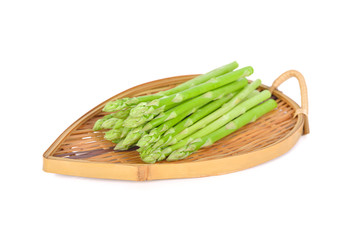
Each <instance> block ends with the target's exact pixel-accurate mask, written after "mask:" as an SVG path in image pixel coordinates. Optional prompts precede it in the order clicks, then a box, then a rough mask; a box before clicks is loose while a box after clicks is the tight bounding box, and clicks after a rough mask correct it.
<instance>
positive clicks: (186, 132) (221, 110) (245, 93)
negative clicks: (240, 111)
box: [166, 79, 261, 145]
mask: <svg viewBox="0 0 360 240" xmlns="http://www.w3.org/2000/svg"><path fill="white" fill-rule="evenodd" d="M260 84H261V80H260V79H257V80H255V81H253V82H252V83H250V84H249V85H247V86H246V87H245V88H244V89H243V90H242V91H240V92H239V93H238V94H237V95H236V96H235V97H233V98H232V99H231V100H230V101H229V102H227V103H226V104H224V105H223V106H222V107H221V108H219V109H218V110H216V111H215V112H213V113H211V114H209V115H208V116H206V117H205V118H203V119H201V120H200V121H198V122H197V123H195V124H194V125H192V126H190V127H188V128H185V129H184V130H183V131H181V132H180V133H178V134H177V135H176V136H175V137H174V138H172V140H171V141H169V142H168V143H167V144H166V145H173V144H175V143H176V142H178V141H180V140H181V139H183V138H185V137H187V136H190V135H191V134H192V133H194V132H195V131H197V130H199V129H201V128H203V127H205V126H207V125H208V124H209V123H211V122H212V121H214V120H216V119H218V118H219V117H221V116H223V115H224V114H225V113H227V112H229V111H230V110H231V109H233V108H234V107H235V106H236V105H238V104H239V103H240V102H241V101H243V100H244V99H245V98H246V97H247V96H248V95H249V94H250V93H251V92H252V91H254V90H255V89H256V88H258V87H259V86H260Z"/></svg>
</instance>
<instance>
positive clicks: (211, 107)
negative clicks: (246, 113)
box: [148, 90, 260, 153]
mask: <svg viewBox="0 0 360 240" xmlns="http://www.w3.org/2000/svg"><path fill="white" fill-rule="evenodd" d="M259 93H260V92H259V91H257V90H254V91H253V92H251V93H250V94H249V95H248V96H247V97H246V98H245V99H249V98H251V97H253V96H256V95H258V94H259ZM229 97H230V98H231V95H230V94H228V95H227V97H224V98H221V99H218V100H216V101H213V102H211V103H209V104H208V105H206V106H205V107H202V108H201V109H199V110H198V111H196V112H195V113H194V114H192V115H190V116H189V117H188V118H186V119H184V120H183V121H181V122H180V123H178V124H177V125H176V126H174V127H172V128H170V129H169V130H168V131H166V132H165V133H164V135H163V136H162V137H161V138H160V139H159V140H157V141H156V142H155V144H154V145H153V146H151V148H152V150H154V149H157V148H158V147H160V146H163V145H165V144H166V143H167V142H169V141H171V139H172V138H174V137H175V136H176V135H177V134H178V133H180V132H181V131H183V130H184V129H185V128H187V127H189V126H191V125H193V124H194V123H196V122H197V121H199V120H200V119H202V118H204V117H205V116H207V115H209V114H210V113H212V112H214V111H215V110H216V109H218V108H220V107H221V106H222V105H223V104H224V103H226V102H228V101H229V100H230V98H229ZM165 146H166V145H165ZM149 150H150V149H149ZM149 152H150V151H148V153H149Z"/></svg>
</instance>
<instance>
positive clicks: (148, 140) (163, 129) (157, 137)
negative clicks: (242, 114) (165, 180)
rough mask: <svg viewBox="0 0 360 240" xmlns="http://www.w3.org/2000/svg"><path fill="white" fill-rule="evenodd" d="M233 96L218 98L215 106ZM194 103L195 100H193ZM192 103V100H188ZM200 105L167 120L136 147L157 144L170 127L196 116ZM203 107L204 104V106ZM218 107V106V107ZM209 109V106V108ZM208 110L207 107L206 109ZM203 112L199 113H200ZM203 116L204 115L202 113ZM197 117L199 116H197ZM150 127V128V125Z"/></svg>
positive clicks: (199, 103)
mask: <svg viewBox="0 0 360 240" xmlns="http://www.w3.org/2000/svg"><path fill="white" fill-rule="evenodd" d="M233 96H234V93H229V94H227V95H226V96H225V97H223V98H220V99H218V100H215V102H216V101H218V103H217V105H219V103H220V104H222V103H224V102H226V101H228V100H230V98H232V97H233ZM194 100H195V101H196V99H194ZM189 101H192V100H189ZM202 105H203V104H202V103H201V102H200V101H199V102H198V106H195V107H194V109H192V108H189V109H188V110H187V111H184V112H183V113H181V114H180V115H178V116H177V117H175V118H173V119H171V120H169V121H165V122H163V123H162V124H161V125H160V126H158V127H157V128H154V129H152V130H151V131H150V133H148V134H146V135H144V136H143V137H142V138H141V139H140V140H139V141H138V143H137V146H139V147H144V146H145V145H149V144H151V143H153V142H157V141H159V140H160V138H161V136H162V135H163V133H164V132H166V131H167V130H169V129H170V128H171V127H173V126H174V125H176V124H177V123H179V122H180V121H181V120H183V119H184V118H186V117H187V116H188V115H190V114H191V113H192V112H195V113H193V114H191V116H192V115H196V113H197V112H198V111H199V110H198V108H200V107H202ZM204 105H205V104H204ZM219 106H220V105H219ZM210 107H211V106H210ZM207 109H209V107H208V108H207ZM202 112H203V111H200V113H202ZM202 114H204V113H202ZM197 115H199V114H197ZM149 124H150V123H148V124H146V125H145V126H144V130H146V126H148V125H149ZM150 127H152V126H151V125H150ZM141 150H142V149H140V150H139V151H141Z"/></svg>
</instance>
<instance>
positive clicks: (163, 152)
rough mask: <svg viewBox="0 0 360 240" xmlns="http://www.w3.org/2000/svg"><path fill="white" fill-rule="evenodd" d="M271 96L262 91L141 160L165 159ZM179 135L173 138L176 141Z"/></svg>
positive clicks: (266, 91)
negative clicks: (194, 131) (190, 133)
mask: <svg viewBox="0 0 360 240" xmlns="http://www.w3.org/2000/svg"><path fill="white" fill-rule="evenodd" d="M270 96H271V93H270V92H269V91H268V90H264V91H262V92H261V93H260V94H258V95H256V96H254V97H252V98H250V99H248V100H246V101H244V102H242V103H240V104H238V105H237V106H236V107H234V108H233V109H232V110H230V111H229V112H227V113H226V114H224V115H223V116H221V117H220V118H218V119H217V120H215V121H213V122H211V123H210V124H209V125H208V126H206V127H204V128H202V129H200V130H199V131H197V132H196V133H193V134H192V135H187V136H188V137H186V138H185V139H182V140H181V141H179V142H176V143H175V144H174V145H171V146H168V147H166V148H164V149H158V150H154V152H152V153H151V154H150V155H149V156H148V157H145V158H144V159H143V160H144V161H145V162H146V161H148V160H149V161H153V159H154V158H155V157H157V161H160V160H163V159H165V158H166V157H167V156H169V154H170V153H171V152H173V151H175V150H177V149H179V148H181V147H184V146H186V145H187V144H189V142H191V141H193V140H194V139H196V138H200V137H203V136H206V135H208V134H210V133H211V132H213V131H215V130H217V129H218V128H220V127H222V126H223V125H225V124H227V123H228V122H230V121H231V120H233V119H234V118H236V117H238V116H239V115H241V114H243V113H245V112H246V111H247V110H248V109H250V108H252V107H254V106H256V105H257V104H259V103H260V102H262V101H264V100H266V99H268V98H269V97H270ZM199 122H200V121H199ZM178 136H179V134H178V135H177V136H176V137H175V138H174V139H176V138H177V137H178Z"/></svg>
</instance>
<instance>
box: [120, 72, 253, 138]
mask: <svg viewBox="0 0 360 240" xmlns="http://www.w3.org/2000/svg"><path fill="white" fill-rule="evenodd" d="M246 85H247V80H246V79H245V78H241V79H239V80H237V81H235V82H233V83H229V84H227V85H225V86H223V87H220V88H217V89H215V90H212V91H209V92H207V93H204V94H202V95H200V96H198V97H196V98H193V99H190V100H188V101H186V102H184V103H182V104H180V105H178V106H176V107H174V108H171V109H170V110H168V111H166V112H164V113H161V114H160V115H159V116H157V117H156V118H155V119H153V120H151V121H150V122H148V123H147V124H146V125H145V126H144V131H148V130H150V129H152V128H154V127H157V126H159V125H160V124H161V123H163V122H165V121H168V120H170V119H173V118H176V117H177V116H178V115H179V114H181V113H183V112H186V111H189V110H190V111H191V112H194V111H195V110H197V109H198V108H200V107H202V106H204V105H205V104H207V103H209V102H211V101H212V100H214V99H217V98H221V97H223V96H224V95H226V94H228V93H231V92H234V91H237V90H239V89H241V88H243V87H244V86H246ZM184 117H185V116H184ZM126 123H127V120H125V122H124V126H126ZM170 127H171V126H170Z"/></svg>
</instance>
